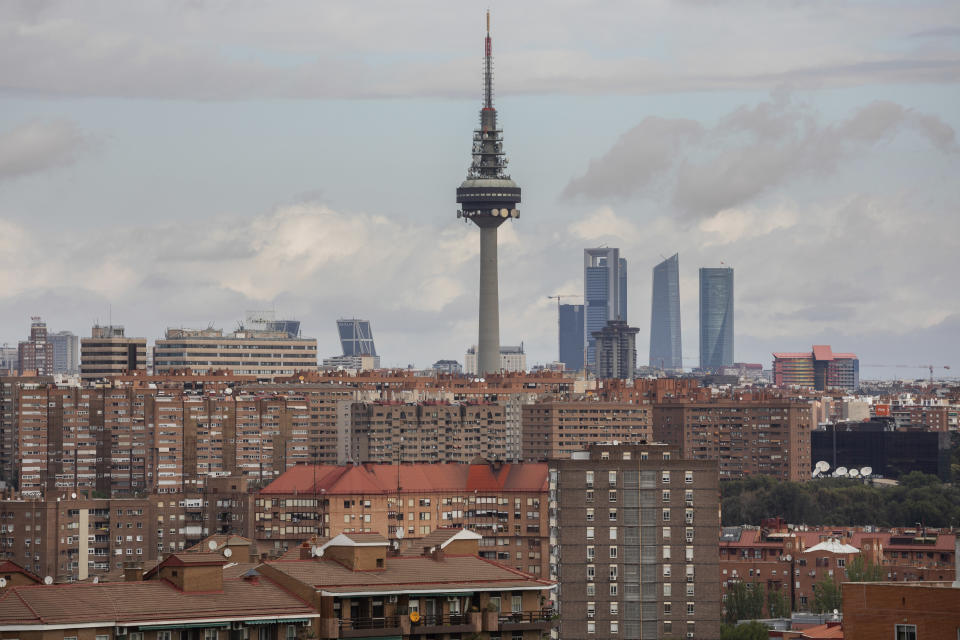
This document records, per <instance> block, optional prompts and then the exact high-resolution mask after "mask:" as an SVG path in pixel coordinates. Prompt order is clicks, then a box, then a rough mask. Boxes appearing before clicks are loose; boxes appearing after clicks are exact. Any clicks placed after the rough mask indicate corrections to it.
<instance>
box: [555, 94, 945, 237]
mask: <svg viewBox="0 0 960 640" xmlns="http://www.w3.org/2000/svg"><path fill="white" fill-rule="evenodd" d="M821 120H822V118H821V117H820V115H819V114H817V113H816V112H814V111H812V110H810V109H808V108H806V107H803V106H802V105H798V104H796V103H794V102H793V101H791V100H790V99H789V97H787V96H784V95H775V97H774V99H773V100H771V101H768V102H762V103H760V104H758V105H756V106H755V107H740V108H738V109H736V110H734V111H733V112H731V113H730V114H728V115H727V116H726V117H724V118H722V119H721V120H720V121H719V123H718V124H717V125H716V126H714V127H712V128H709V129H706V128H704V127H702V126H700V125H699V124H697V123H695V122H692V121H676V120H661V119H656V118H648V119H647V120H644V122H642V123H641V124H640V125H638V126H637V127H634V128H633V129H631V130H630V131H628V132H627V133H626V134H624V135H623V136H622V137H621V138H620V140H619V141H618V142H617V143H616V144H615V145H614V146H613V147H612V148H611V149H610V150H609V151H607V152H606V153H605V154H604V155H603V156H601V157H600V158H598V159H595V160H593V161H591V163H590V165H589V167H588V168H587V170H586V172H585V173H584V174H583V175H582V176H580V177H577V178H574V179H572V180H571V181H570V182H569V184H568V185H567V187H566V189H565V191H564V194H565V195H567V196H585V197H589V198H594V199H600V200H602V199H605V198H613V199H622V198H626V197H631V196H645V197H650V196H654V197H656V196H657V195H659V194H657V193H653V192H651V191H650V190H647V189H645V187H646V186H647V184H648V183H649V182H650V180H651V178H653V177H658V178H660V179H661V180H662V182H663V183H664V184H665V185H667V189H668V192H669V194H670V196H669V197H668V198H667V200H669V202H670V203H671V204H672V205H673V206H674V207H675V209H676V211H677V212H678V213H679V214H680V215H682V216H686V217H693V218H698V217H703V216H710V215H713V214H714V213H716V212H717V211H720V210H723V209H726V208H730V207H734V206H737V205H742V204H744V203H746V202H749V201H751V200H753V199H755V198H757V197H759V196H761V195H762V194H764V193H766V192H768V191H770V190H771V189H773V188H775V187H778V186H782V185H784V184H786V183H788V182H790V181H791V180H796V179H798V178H801V177H804V176H809V175H816V176H821V175H827V174H829V172H831V171H833V170H834V169H835V168H836V167H837V166H838V165H840V164H841V163H843V162H845V161H847V160H852V159H853V158H855V157H856V155H857V153H859V152H861V151H863V150H866V149H869V148H872V147H873V146H875V145H877V144H879V143H881V142H883V141H885V140H888V139H890V138H892V137H894V136H895V135H897V134H899V133H900V132H902V131H905V130H913V131H915V132H916V133H918V134H919V135H920V136H921V137H922V138H924V139H926V140H927V141H928V142H929V143H930V144H931V145H933V146H934V147H935V148H937V149H938V150H940V151H943V152H953V151H956V149H957V143H956V138H955V132H954V130H953V128H952V127H951V126H950V125H948V124H947V123H945V122H944V121H943V120H941V119H940V118H938V117H936V116H932V115H928V114H922V113H918V112H915V111H913V110H910V109H906V108H904V107H902V106H901V105H899V104H896V103H892V102H883V101H877V102H873V103H871V104H868V105H866V106H865V107H863V108H861V109H859V110H858V111H857V112H856V113H855V114H854V115H853V116H851V117H850V118H848V119H846V120H844V121H841V122H839V123H837V124H824V123H822V122H821Z"/></svg>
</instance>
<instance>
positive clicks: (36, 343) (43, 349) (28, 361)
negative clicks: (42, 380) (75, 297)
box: [17, 316, 54, 376]
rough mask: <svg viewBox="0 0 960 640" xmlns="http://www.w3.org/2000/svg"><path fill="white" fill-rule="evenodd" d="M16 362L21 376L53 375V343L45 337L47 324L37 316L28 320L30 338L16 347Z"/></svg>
mask: <svg viewBox="0 0 960 640" xmlns="http://www.w3.org/2000/svg"><path fill="white" fill-rule="evenodd" d="M17 360H18V365H17V366H18V368H19V372H20V374H21V375H23V374H25V373H30V374H33V375H37V376H49V375H53V368H54V367H53V343H52V342H50V340H49V339H48V336H47V323H46V322H44V321H43V320H41V319H40V317H39V316H33V317H32V318H30V337H29V338H28V339H27V340H26V341H24V342H21V343H20V344H18V345H17Z"/></svg>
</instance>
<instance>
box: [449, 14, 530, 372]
mask: <svg viewBox="0 0 960 640" xmlns="http://www.w3.org/2000/svg"><path fill="white" fill-rule="evenodd" d="M484 44H485V49H484V59H483V108H482V109H481V110H480V128H479V129H477V130H475V131H474V132H473V150H472V152H471V153H472V154H473V161H472V162H471V164H470V169H469V170H468V171H467V179H466V180H464V181H463V183H462V184H461V185H460V187H459V188H458V189H457V203H458V204H459V205H460V210H459V211H457V217H458V218H464V220H465V221H466V220H470V221H473V223H474V224H476V225H477V226H478V227H480V335H479V339H478V341H477V372H478V373H479V374H480V375H481V376H482V375H484V374H487V373H496V372H497V371H499V370H500V299H499V293H498V285H497V228H498V227H499V226H500V225H501V224H503V223H504V222H505V221H506V220H507V218H511V217H513V218H519V217H520V212H519V211H518V210H517V203H518V202H520V187H518V186H517V183H516V182H514V181H513V180H511V179H510V176H509V175H508V174H507V173H506V171H505V169H506V166H507V159H506V158H505V157H504V154H503V135H502V134H503V132H502V131H501V130H500V129H498V128H497V110H496V109H494V107H493V43H492V41H491V39H490V12H489V11H488V12H487V37H486V40H485V43H484Z"/></svg>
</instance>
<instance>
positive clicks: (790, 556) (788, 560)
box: [786, 553, 793, 562]
mask: <svg viewBox="0 0 960 640" xmlns="http://www.w3.org/2000/svg"><path fill="white" fill-rule="evenodd" d="M792 560H793V556H792V555H790V554H789V553H788V554H787V557H786V561H787V562H790V561H792Z"/></svg>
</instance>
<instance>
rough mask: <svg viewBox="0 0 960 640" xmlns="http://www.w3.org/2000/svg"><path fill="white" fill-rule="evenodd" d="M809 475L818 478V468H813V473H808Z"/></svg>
mask: <svg viewBox="0 0 960 640" xmlns="http://www.w3.org/2000/svg"><path fill="white" fill-rule="evenodd" d="M810 476H811V477H813V478H819V477H820V470H819V469H814V470H813V473H812V474H810Z"/></svg>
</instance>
